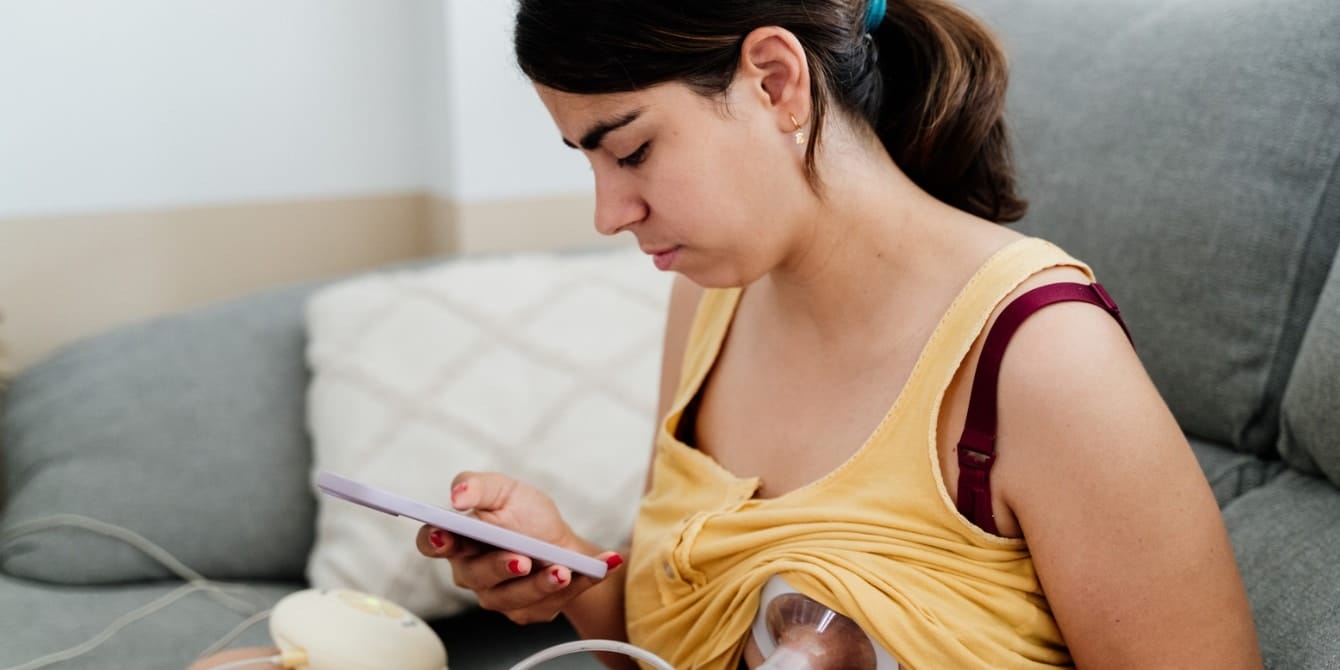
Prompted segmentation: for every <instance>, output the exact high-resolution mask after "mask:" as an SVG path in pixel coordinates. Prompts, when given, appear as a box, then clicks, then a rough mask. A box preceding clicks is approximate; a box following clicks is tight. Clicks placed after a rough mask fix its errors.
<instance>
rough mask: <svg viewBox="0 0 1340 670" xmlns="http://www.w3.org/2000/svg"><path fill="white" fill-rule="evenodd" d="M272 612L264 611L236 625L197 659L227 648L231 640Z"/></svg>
mask: <svg viewBox="0 0 1340 670" xmlns="http://www.w3.org/2000/svg"><path fill="white" fill-rule="evenodd" d="M273 611H274V610H264V611H261V612H257V613H255V614H253V615H251V616H249V617H247V618H246V619H244V620H243V621H242V623H239V624H237V626H236V627H235V628H233V629H232V630H230V631H228V634H227V635H224V636H223V637H221V638H219V641H218V642H215V643H214V644H211V645H209V646H208V647H206V648H205V650H204V651H202V652H200V656H198V657H197V658H204V657H206V656H209V655H210V654H212V653H214V652H216V651H218V650H220V649H223V648H224V647H226V646H228V644H229V643H231V642H232V641H233V640H236V639H237V637H238V636H239V635H241V634H242V633H245V632H246V631H247V629H248V628H251V627H252V626H254V625H256V623H257V622H259V621H262V620H264V619H265V618H266V617H268V616H270V612H273Z"/></svg>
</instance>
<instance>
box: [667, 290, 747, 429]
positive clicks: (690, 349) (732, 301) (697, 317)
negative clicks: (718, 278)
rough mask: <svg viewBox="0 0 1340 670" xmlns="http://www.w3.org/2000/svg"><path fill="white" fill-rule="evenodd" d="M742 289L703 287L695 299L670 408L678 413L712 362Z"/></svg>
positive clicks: (705, 374)
mask: <svg viewBox="0 0 1340 670" xmlns="http://www.w3.org/2000/svg"><path fill="white" fill-rule="evenodd" d="M743 294H744V289H742V288H724V289H707V290H705V291H703V295H702V297H701V298H700V299H699V300H698V307H697V310H696V312H695V313H694V316H693V324H692V326H691V327H690V328H689V335H688V340H687V342H685V345H684V358H683V361H682V363H681V366H680V370H679V386H678V388H676V389H675V399H674V402H673V403H672V405H671V411H672V412H673V413H675V414H678V413H679V412H680V411H682V410H683V409H684V407H685V405H687V404H688V403H689V401H690V400H692V399H693V396H694V395H695V394H696V393H697V392H698V389H699V387H701V386H702V383H703V381H704V380H705V379H706V377H707V373H708V372H710V371H711V369H712V366H713V365H714V364H715V363H716V360H717V356H718V355H719V354H720V352H721V347H722V345H723V344H724V343H725V340H726V333H727V331H729V330H730V325H731V322H732V321H733V320H734V319H735V308H736V306H738V305H739V302H740V296H741V295H743Z"/></svg>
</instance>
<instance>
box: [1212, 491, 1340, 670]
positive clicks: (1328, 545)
mask: <svg viewBox="0 0 1340 670" xmlns="http://www.w3.org/2000/svg"><path fill="white" fill-rule="evenodd" d="M1224 520H1225V522H1226V523H1227V524H1228V531H1229V535H1230V536H1231V538H1232V540H1233V548H1234V553H1235V554H1236V556H1237V559H1238V566H1239V568H1240V569H1241V570H1242V577H1243V580H1244V581H1245V582H1246V585H1247V596H1248V598H1250V600H1251V604H1252V614H1253V616H1254V618H1255V619H1256V626H1257V632H1258V635H1259V637H1260V641H1261V652H1262V654H1263V655H1264V656H1265V661H1266V667H1268V668H1289V669H1290V670H1294V669H1298V670H1308V669H1312V668H1315V669H1318V670H1320V669H1322V668H1328V669H1329V668H1340V618H1338V617H1336V616H1335V614H1336V606H1337V603H1340V573H1337V572H1336V570H1335V557H1336V555H1337V554H1340V491H1337V490H1336V489H1335V487H1334V486H1331V484H1330V483H1328V482H1326V481H1325V480H1322V479H1317V478H1314V477H1311V476H1308V475H1304V474H1301V473H1298V472H1294V471H1292V470H1286V471H1285V472H1284V473H1282V474H1281V475H1280V476H1279V477H1276V478H1275V479H1274V480H1273V481H1271V482H1270V483H1269V484H1266V485H1265V486H1263V487H1261V488H1259V489H1256V490H1254V491H1250V492H1248V493H1246V494H1244V495H1243V496H1242V497H1241V498H1238V499H1237V500H1235V501H1233V502H1232V503H1230V504H1229V505H1228V507H1227V508H1225V509H1224Z"/></svg>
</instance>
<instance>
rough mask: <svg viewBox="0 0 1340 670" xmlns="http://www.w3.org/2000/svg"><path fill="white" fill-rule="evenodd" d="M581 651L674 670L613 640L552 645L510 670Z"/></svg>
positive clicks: (653, 656) (524, 669) (657, 658)
mask: <svg viewBox="0 0 1340 670" xmlns="http://www.w3.org/2000/svg"><path fill="white" fill-rule="evenodd" d="M583 651H612V652H615V653H619V654H623V655H624V656H631V657H632V658H636V659H638V660H639V661H646V662H647V663H649V664H651V666H652V667H655V668H658V669H659V670H675V666H673V665H670V664H669V663H666V662H665V659H663V658H661V657H660V656H657V655H656V654H653V653H651V652H649V651H647V650H646V649H643V648H641V647H635V646H633V645H631V644H628V643H627V642H615V641H614V640H577V641H576V642H565V643H563V644H558V645H554V646H552V647H550V648H548V649H545V650H544V651H541V652H537V653H535V654H532V655H530V656H527V657H526V658H525V659H523V660H522V661H521V662H520V663H517V664H516V665H514V666H512V668H511V670H530V669H531V668H533V667H535V666H537V665H539V664H541V663H544V662H545V661H549V660H552V659H555V658H558V657H559V656H567V655H568V654H576V653H579V652H583Z"/></svg>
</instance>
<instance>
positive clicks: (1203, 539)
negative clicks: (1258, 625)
mask: <svg viewBox="0 0 1340 670" xmlns="http://www.w3.org/2000/svg"><path fill="white" fill-rule="evenodd" d="M1000 374H1001V380H1000V386H999V388H1000V391H1001V392H1000V398H999V403H1000V404H999V416H1000V423H999V437H998V442H997V445H998V453H999V454H1000V456H999V459H1000V460H999V461H998V463H997V467H998V468H999V470H1000V471H999V473H998V474H999V476H997V473H993V479H995V483H996V485H998V486H1001V487H1002V491H1001V493H1002V495H1003V498H1004V500H1005V502H1006V504H1007V505H1008V507H1009V511H1010V512H1011V513H1012V514H1013V516H1014V517H1015V518H1016V519H1017V520H1018V522H1019V525H1020V527H1021V528H1022V530H1023V534H1024V537H1025V538H1026V540H1027V541H1028V545H1029V548H1030V550H1031V551H1032V554H1033V560H1034V563H1035V565H1036V567H1037V570H1038V574H1039V578H1040V579H1041V582H1042V586H1043V589H1044V591H1045V592H1046V596H1047V600H1048V602H1049V603H1050V605H1051V607H1052V610H1053V613H1054V615H1055V616H1056V620H1057V622H1058V624H1059V625H1060V628H1061V633H1062V635H1063V636H1064V638H1065V640H1066V643H1067V645H1068V646H1069V647H1070V651H1071V653H1072V654H1073V656H1074V659H1075V662H1076V664H1077V666H1078V667H1081V668H1174V667H1175V668H1259V667H1261V657H1260V650H1259V647H1258V644H1257V639H1256V630H1255V627H1254V624H1253V622H1252V615H1251V610H1250V607H1249V605H1248V602H1247V597H1246V591H1245V589H1244V587H1243V583H1242V578H1241V576H1240V574H1239V572H1238V567H1237V563H1236V562H1235V560H1234V557H1233V549H1232V547H1231V546H1230V544H1229V539H1228V533H1227V531H1226V530H1225V527H1224V522H1223V518H1222V516H1221V515H1220V512H1219V509H1218V506H1217V505H1216V503H1215V499H1214V496H1213V494H1212V492H1211V491H1210V487H1209V485H1208V483H1207V482H1206V480H1205V477H1204V475H1203V474H1202V471H1201V469H1200V467H1199V465H1198V464H1197V462H1196V458H1195V456H1194V454H1193V453H1192V452H1191V449H1190V446H1189V445H1188V444H1187V441H1186V438H1185V437H1184V436H1183V435H1182V431H1181V430H1180V428H1179V427H1178V425H1177V423H1176V421H1175V420H1174V418H1173V416H1172V413H1171V412H1170V411H1169V409H1168V407H1167V405H1166V404H1165V403H1164V401H1163V399H1162V398H1161V397H1160V396H1159V394H1158V391H1157V390H1156V389H1155V387H1154V385H1153V383H1152V382H1151V381H1150V379H1149V377H1148V375H1147V374H1146V373H1145V370H1144V368H1143V366H1142V365H1141V363H1140V361H1139V360H1138V358H1137V357H1136V354H1135V352H1134V350H1133V349H1132V348H1131V346H1130V344H1128V342H1127V341H1126V337H1125V335H1124V334H1123V333H1122V331H1121V329H1120V327H1119V326H1118V325H1117V324H1116V322H1115V321H1114V320H1113V319H1112V318H1111V317H1110V316H1109V315H1107V314H1106V313H1104V312H1103V311H1102V310H1099V309H1095V308H1094V307H1092V306H1090V305H1084V304H1078V303H1071V304H1064V305H1056V306H1052V307H1049V308H1047V309H1045V310H1042V311H1040V312H1038V313H1037V314H1034V315H1033V316H1031V317H1030V318H1029V320H1028V321H1027V322H1025V324H1024V325H1023V326H1022V327H1021V328H1020V329H1019V331H1018V332H1017V333H1016V335H1015V337H1014V339H1013V341H1012V342H1011V344H1010V346H1009V349H1008V351H1007V353H1006V355H1005V359H1004V362H1003V364H1002V367H1001V373H1000Z"/></svg>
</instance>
